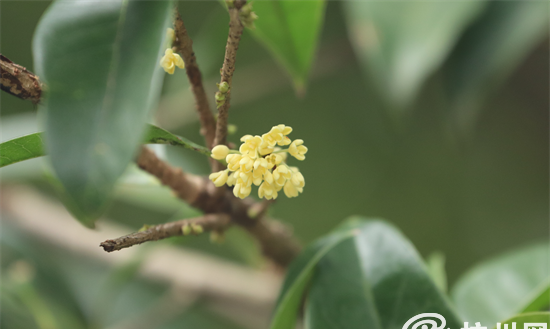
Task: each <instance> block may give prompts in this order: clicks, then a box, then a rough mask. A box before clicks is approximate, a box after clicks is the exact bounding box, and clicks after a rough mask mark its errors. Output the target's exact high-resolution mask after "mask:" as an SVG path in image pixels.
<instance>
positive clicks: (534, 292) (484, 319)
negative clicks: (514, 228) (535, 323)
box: [452, 243, 550, 327]
mask: <svg viewBox="0 0 550 329" xmlns="http://www.w3.org/2000/svg"><path fill="white" fill-rule="evenodd" d="M549 247H550V246H549V244H548V243H542V244H537V245H534V246H530V247H527V248H523V249H520V250H517V251H514V252H511V253H508V254H504V255H502V256H499V257H497V258H495V259H493V260H490V261H487V262H484V263H481V264H479V265H478V266H476V267H474V268H473V269H471V270H470V271H469V272H468V273H466V275H464V276H463V277H462V278H461V279H460V280H459V281H458V282H457V283H456V285H455V287H454V288H453V290H452V297H453V300H454V302H455V304H456V307H457V310H458V312H459V314H460V315H461V316H462V317H464V321H470V322H474V321H475V322H481V323H482V324H483V325H486V326H489V327H490V326H493V324H494V323H495V322H498V321H502V320H504V319H506V318H509V317H511V316H513V315H514V314H517V313H520V312H522V311H524V310H526V309H527V310H532V306H534V305H533V301H535V300H538V297H539V296H540V293H541V291H543V290H544V289H545V288H547V287H548V279H549V277H550V273H549V272H548V271H549V270H548V269H549V265H550V263H549V262H550V253H549ZM546 296H547V297H548V295H546ZM543 298H544V297H543ZM546 300H548V299H546ZM539 302H541V304H544V300H539ZM530 305H532V306H531V307H529V306H530ZM539 305H540V304H539ZM546 306H548V303H546ZM539 310H540V309H539Z"/></svg>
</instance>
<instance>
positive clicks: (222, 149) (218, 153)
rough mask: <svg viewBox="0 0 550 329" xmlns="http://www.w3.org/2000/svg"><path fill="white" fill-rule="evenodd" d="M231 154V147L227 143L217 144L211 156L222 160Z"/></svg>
mask: <svg viewBox="0 0 550 329" xmlns="http://www.w3.org/2000/svg"><path fill="white" fill-rule="evenodd" d="M228 154H229V148H228V147H227V146H225V145H217V146H215V147H214V148H213V149H212V155H211V157H212V158H214V159H216V160H222V159H225V157H226V156H227V155H228Z"/></svg>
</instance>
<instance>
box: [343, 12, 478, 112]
mask: <svg viewBox="0 0 550 329" xmlns="http://www.w3.org/2000/svg"><path fill="white" fill-rule="evenodd" d="M344 6H345V11H346V13H347V23H348V30H349V33H350V39H351V42H352V44H353V46H354V48H355V51H356V53H357V57H358V58H359V60H360V62H361V63H362V64H363V68H364V69H365V71H366V73H367V75H368V76H369V78H370V80H372V81H373V82H375V83H377V84H379V86H378V87H379V89H380V92H381V93H382V95H383V96H385V98H386V100H387V101H388V103H390V104H391V105H393V106H395V107H398V108H399V107H404V106H406V105H407V104H408V103H410V102H411V101H412V100H413V99H414V97H415V96H416V94H417V93H418V91H419V90H420V87H421V86H422V84H423V82H424V81H425V80H426V78H427V77H428V76H429V75H430V74H431V73H432V72H433V71H435V70H436V69H437V68H438V67H439V66H440V65H441V64H442V62H443V61H444V60H445V58H446V56H447V54H448V53H449V52H450V51H451V49H452V47H453V46H454V44H455V42H456V41H457V39H458V38H459V36H460V34H461V32H462V31H463V30H464V29H465V28H466V26H468V24H469V23H470V22H471V21H472V19H473V18H475V17H476V16H477V15H478V13H479V12H480V11H481V9H482V8H483V6H485V4H484V2H482V1H457V2H450V1H407V2H390V3H388V2H380V1H347V2H345V3H344Z"/></svg>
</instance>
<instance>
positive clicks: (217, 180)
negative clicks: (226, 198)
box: [208, 170, 228, 187]
mask: <svg viewBox="0 0 550 329" xmlns="http://www.w3.org/2000/svg"><path fill="white" fill-rule="evenodd" d="M208 178H209V179H210V180H211V181H212V182H214V185H216V187H220V186H223V184H225V183H226V182H227V178H228V176H227V170H222V171H219V172H215V173H212V174H210V176H208Z"/></svg>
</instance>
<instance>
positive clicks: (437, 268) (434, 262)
mask: <svg viewBox="0 0 550 329" xmlns="http://www.w3.org/2000/svg"><path fill="white" fill-rule="evenodd" d="M426 266H427V267H428V273H429V274H430V276H431V277H432V280H434V282H435V284H436V286H437V287H438V288H439V289H441V291H442V292H447V273H446V272H445V255H444V254H443V253H442V252H438V251H436V252H433V253H432V254H431V255H430V256H429V257H428V259H426Z"/></svg>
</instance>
